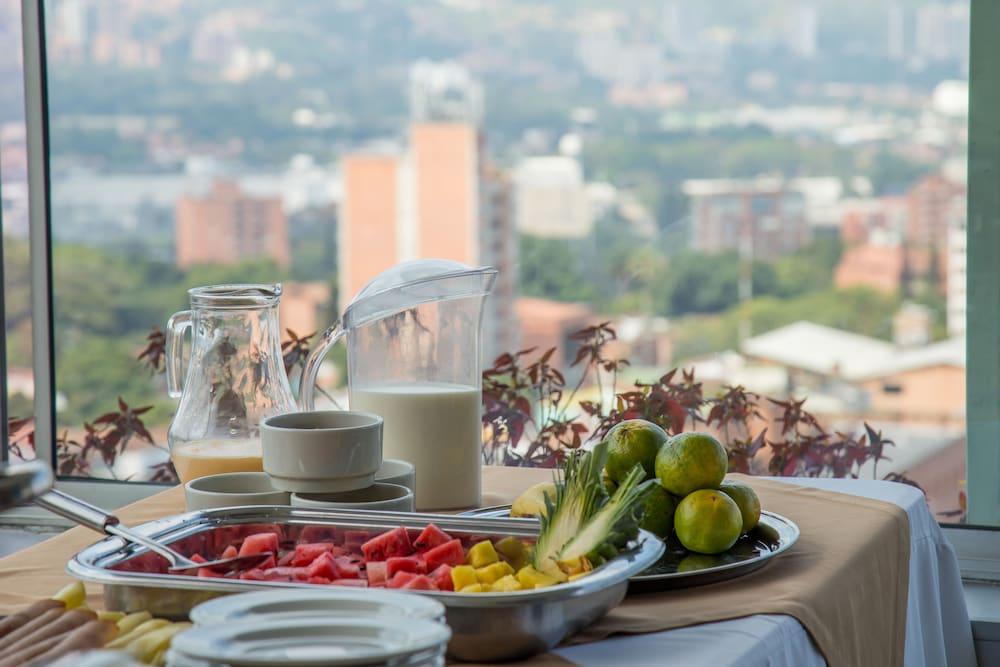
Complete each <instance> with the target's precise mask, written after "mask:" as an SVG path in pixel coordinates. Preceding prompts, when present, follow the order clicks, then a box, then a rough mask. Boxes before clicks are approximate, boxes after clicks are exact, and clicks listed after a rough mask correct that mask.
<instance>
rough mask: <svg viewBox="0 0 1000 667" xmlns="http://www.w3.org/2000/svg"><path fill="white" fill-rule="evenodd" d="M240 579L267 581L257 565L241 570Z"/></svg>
mask: <svg viewBox="0 0 1000 667" xmlns="http://www.w3.org/2000/svg"><path fill="white" fill-rule="evenodd" d="M240 579H244V580H246V581H267V579H266V578H265V577H264V570H262V569H260V568H259V567H255V568H253V569H252V570H247V571H246V572H241V573H240Z"/></svg>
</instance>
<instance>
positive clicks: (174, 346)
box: [165, 310, 191, 398]
mask: <svg viewBox="0 0 1000 667" xmlns="http://www.w3.org/2000/svg"><path fill="white" fill-rule="evenodd" d="M189 328H191V311H190V310H182V311H180V312H179V313H174V314H173V315H171V316H170V319H169V320H167V339H166V341H165V342H166V345H165V347H166V356H167V359H166V362H167V393H168V394H169V395H170V398H180V396H181V392H182V391H183V389H184V365H183V364H184V354H183V351H184V332H185V331H186V330H187V329H189Z"/></svg>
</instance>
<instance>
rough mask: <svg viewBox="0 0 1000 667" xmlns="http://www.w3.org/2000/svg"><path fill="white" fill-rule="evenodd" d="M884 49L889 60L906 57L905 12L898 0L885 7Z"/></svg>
mask: <svg viewBox="0 0 1000 667" xmlns="http://www.w3.org/2000/svg"><path fill="white" fill-rule="evenodd" d="M885 38H886V39H885V41H886V44H885V50H886V55H887V56H888V57H889V60H902V59H903V58H905V57H906V12H905V10H904V9H903V7H902V6H901V5H900V4H899V3H898V2H893V3H890V5H889V6H888V7H887V8H886V31H885Z"/></svg>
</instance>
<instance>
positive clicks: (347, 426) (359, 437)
mask: <svg viewBox="0 0 1000 667" xmlns="http://www.w3.org/2000/svg"><path fill="white" fill-rule="evenodd" d="M260 439H261V449H262V450H263V458H264V472H266V473H267V474H268V475H269V476H270V477H271V484H272V485H274V487H275V488H278V489H281V490H283V491H295V492H305V493H339V492H341V491H353V490H355V489H364V488H366V487H369V486H371V485H372V484H373V483H374V482H375V472H376V471H377V470H378V468H379V466H380V465H382V418H381V417H379V416H378V415H376V414H372V413H370V412H351V411H341V410H321V411H316V412H289V413H287V414H283V415H276V416H273V417H268V418H267V419H265V420H264V421H263V422H262V423H261V425H260Z"/></svg>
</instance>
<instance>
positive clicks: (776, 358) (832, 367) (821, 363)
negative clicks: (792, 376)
mask: <svg viewBox="0 0 1000 667" xmlns="http://www.w3.org/2000/svg"><path fill="white" fill-rule="evenodd" d="M741 349H742V352H743V353H744V354H746V355H748V356H751V357H756V358H758V359H766V360H768V361H773V362H777V363H779V364H782V365H784V366H790V367H792V368H800V369H802V370H806V371H810V372H812V373H818V374H821V375H834V376H838V377H843V378H853V377H858V376H860V375H863V374H865V373H867V372H868V371H869V370H870V369H872V368H875V367H877V366H881V365H884V364H885V363H886V362H887V361H888V360H889V359H890V358H892V357H893V356H894V355H895V353H896V348H895V347H894V346H893V345H892V344H891V343H887V342H885V341H883V340H878V339H877V338H870V337H868V336H862V335H860V334H856V333H851V332H849V331H843V330H841V329H834V328H833V327H827V326H823V325H821V324H814V323H812V322H804V321H803V322H795V323H794V324H789V325H788V326H784V327H781V328H779V329H774V330H772V331H768V332H767V333H765V334H761V335H760V336H754V337H753V338H750V339H748V340H746V341H745V342H744V343H743V345H742V346H741Z"/></svg>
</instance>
